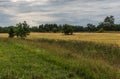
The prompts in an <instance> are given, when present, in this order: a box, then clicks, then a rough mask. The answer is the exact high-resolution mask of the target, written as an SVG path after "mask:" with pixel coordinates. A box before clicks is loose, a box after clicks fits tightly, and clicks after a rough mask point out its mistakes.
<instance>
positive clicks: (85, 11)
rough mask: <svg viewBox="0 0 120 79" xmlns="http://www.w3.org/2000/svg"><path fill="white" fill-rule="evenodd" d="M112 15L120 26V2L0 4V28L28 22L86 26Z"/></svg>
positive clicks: (14, 0) (3, 0) (12, 0)
mask: <svg viewBox="0 0 120 79" xmlns="http://www.w3.org/2000/svg"><path fill="white" fill-rule="evenodd" d="M109 15H113V16H114V17H115V19H116V23H120V0H0V26H8V25H15V24H16V23H18V22H22V21H24V20H25V21H27V22H28V23H29V24H30V25H39V24H44V23H57V24H65V23H69V24H74V25H84V26H85V25H86V24H87V23H93V24H98V23H99V22H101V21H103V19H104V18H105V17H106V16H109Z"/></svg>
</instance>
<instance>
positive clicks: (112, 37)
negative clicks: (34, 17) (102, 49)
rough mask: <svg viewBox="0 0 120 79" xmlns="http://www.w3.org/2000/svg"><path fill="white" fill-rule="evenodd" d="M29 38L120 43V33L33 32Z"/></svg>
mask: <svg viewBox="0 0 120 79" xmlns="http://www.w3.org/2000/svg"><path fill="white" fill-rule="evenodd" d="M0 37H8V35H7V34H3V33H2V34H0ZM28 38H29V39H40V38H46V39H62V40H82V41H92V42H97V43H109V44H117V45H120V33H74V35H68V36H66V35H64V34H62V33H31V34H30V36H28Z"/></svg>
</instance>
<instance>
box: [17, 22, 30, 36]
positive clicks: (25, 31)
mask: <svg viewBox="0 0 120 79" xmlns="http://www.w3.org/2000/svg"><path fill="white" fill-rule="evenodd" d="M29 33H30V30H29V25H28V24H27V23H26V21H24V22H23V23H19V24H17V30H16V35H17V37H21V38H25V37H26V36H27V35H29Z"/></svg>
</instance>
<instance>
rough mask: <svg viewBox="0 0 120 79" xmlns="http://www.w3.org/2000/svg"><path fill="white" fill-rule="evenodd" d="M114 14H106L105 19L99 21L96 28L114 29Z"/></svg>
mask: <svg viewBox="0 0 120 79" xmlns="http://www.w3.org/2000/svg"><path fill="white" fill-rule="evenodd" d="M114 21H115V19H114V16H107V17H106V18H105V19H104V22H101V23H100V24H99V25H98V28H99V29H100V28H103V29H104V30H106V31H114V30H115V24H114Z"/></svg>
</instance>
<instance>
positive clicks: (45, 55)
mask: <svg viewBox="0 0 120 79" xmlns="http://www.w3.org/2000/svg"><path fill="white" fill-rule="evenodd" d="M57 39H59V40H57ZM119 45H120V34H119V33H75V34H74V35H68V36H65V35H63V34H62V33H31V34H30V36H28V38H27V39H26V40H22V39H16V38H15V39H14V38H13V39H10V38H8V35H7V34H0V79H120V47H119Z"/></svg>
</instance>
